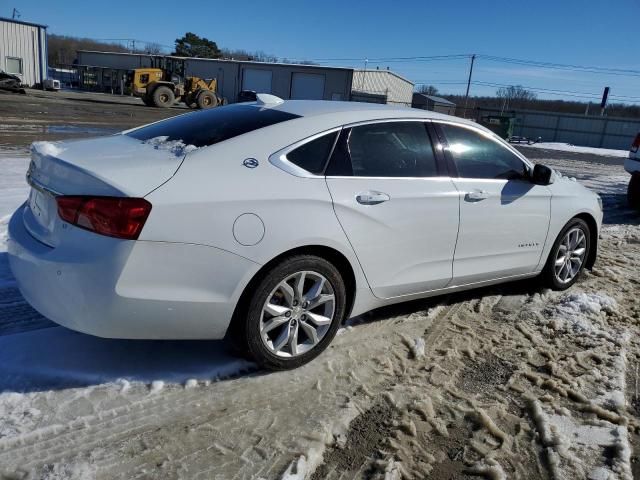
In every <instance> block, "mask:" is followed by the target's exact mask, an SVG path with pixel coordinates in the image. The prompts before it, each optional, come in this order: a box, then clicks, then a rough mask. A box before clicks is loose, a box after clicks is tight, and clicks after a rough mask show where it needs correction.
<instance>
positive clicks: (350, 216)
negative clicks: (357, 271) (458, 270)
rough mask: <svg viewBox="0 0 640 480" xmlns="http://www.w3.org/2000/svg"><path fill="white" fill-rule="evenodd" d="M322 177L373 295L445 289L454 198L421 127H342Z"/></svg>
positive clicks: (455, 220)
mask: <svg viewBox="0 0 640 480" xmlns="http://www.w3.org/2000/svg"><path fill="white" fill-rule="evenodd" d="M326 174H327V185H328V187H329V190H330V192H331V196H332V198H333V203H334V208H335V212H336V215H337V217H338V220H339V221H340V224H341V225H342V228H343V229H344V231H345V233H346V235H347V237H348V239H349V241H350V242H351V245H352V246H353V249H354V251H355V253H356V255H357V257H358V259H359V261H360V264H361V266H362V268H363V270H364V273H365V275H366V277H367V280H368V282H369V285H370V287H371V289H372V291H373V293H374V295H376V296H377V297H379V298H391V297H397V296H401V295H411V294H416V293H421V292H426V291H429V290H434V289H438V288H443V287H445V286H447V284H448V283H449V282H450V281H451V277H452V262H453V253H454V250H455V244H456V237H457V234H458V219H459V198H458V192H457V190H456V188H455V186H454V185H453V183H452V181H451V179H450V178H449V177H448V174H446V176H445V174H444V172H441V171H440V170H439V168H438V165H437V162H436V157H435V155H434V150H433V148H432V145H431V141H430V138H429V135H428V132H427V129H426V125H425V123H423V122H421V121H393V122H379V123H371V124H366V125H360V126H356V127H352V128H347V129H344V130H343V131H342V134H341V136H340V138H339V140H338V144H337V145H336V148H335V150H334V154H333V155H332V158H331V161H330V164H329V167H328V169H327V172H326Z"/></svg>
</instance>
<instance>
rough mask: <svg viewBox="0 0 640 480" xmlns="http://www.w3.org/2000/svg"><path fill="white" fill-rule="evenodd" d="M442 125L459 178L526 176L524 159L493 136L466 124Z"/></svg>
mask: <svg viewBox="0 0 640 480" xmlns="http://www.w3.org/2000/svg"><path fill="white" fill-rule="evenodd" d="M441 127H442V130H443V131H444V134H445V137H446V138H447V143H448V144H449V148H448V150H449V152H450V153H451V156H452V157H453V160H454V161H455V163H456V167H457V168H458V175H459V176H460V177H461V178H481V179H504V180H515V179H518V178H523V177H524V176H526V171H527V168H526V165H525V163H524V162H523V161H522V160H520V158H518V157H517V156H516V155H515V154H514V153H512V152H510V151H509V150H508V149H507V148H506V147H504V146H502V145H500V144H499V143H498V142H496V141H495V140H492V139H490V138H487V137H486V136H484V135H481V134H480V133H478V132H475V131H473V130H471V129H468V128H463V127H456V126H454V125H449V124H442V125H441Z"/></svg>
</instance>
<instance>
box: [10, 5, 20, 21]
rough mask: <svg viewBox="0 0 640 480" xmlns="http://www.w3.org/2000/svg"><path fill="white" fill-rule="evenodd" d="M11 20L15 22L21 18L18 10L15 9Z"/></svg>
mask: <svg viewBox="0 0 640 480" xmlns="http://www.w3.org/2000/svg"><path fill="white" fill-rule="evenodd" d="M11 18H12V19H13V20H15V19H16V18H20V12H19V11H18V9H17V8H14V9H13V14H12V15H11Z"/></svg>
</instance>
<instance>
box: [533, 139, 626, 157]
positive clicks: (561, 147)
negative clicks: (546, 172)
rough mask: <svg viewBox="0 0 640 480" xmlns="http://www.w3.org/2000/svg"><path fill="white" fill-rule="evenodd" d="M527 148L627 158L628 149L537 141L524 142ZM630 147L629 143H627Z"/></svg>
mask: <svg viewBox="0 0 640 480" xmlns="http://www.w3.org/2000/svg"><path fill="white" fill-rule="evenodd" d="M525 146H526V147H527V148H541V149H543V150H555V151H559V152H572V153H589V154H591V155H600V156H604V157H622V158H627V157H628V156H629V150H614V149H611V148H595V147H580V146H578V145H572V144H570V143H561V142H538V143H532V144H531V145H528V144H525ZM629 148H631V145H629Z"/></svg>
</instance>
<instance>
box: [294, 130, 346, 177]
mask: <svg viewBox="0 0 640 480" xmlns="http://www.w3.org/2000/svg"><path fill="white" fill-rule="evenodd" d="M337 134H338V132H333V133H328V134H326V135H323V136H321V137H318V138H316V139H315V140H312V141H310V142H307V143H305V144H304V145H301V146H299V147H298V148H296V149H295V150H292V151H290V152H289V153H287V160H289V161H290V162H291V163H294V164H296V165H297V166H298V167H300V168H304V169H305V170H306V171H308V172H311V173H315V174H318V173H322V171H323V170H324V166H325V164H326V163H327V159H328V158H329V155H330V154H331V149H332V148H333V144H334V143H335V140H336V135H337Z"/></svg>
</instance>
